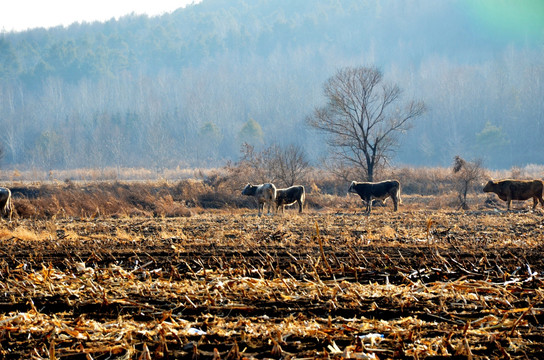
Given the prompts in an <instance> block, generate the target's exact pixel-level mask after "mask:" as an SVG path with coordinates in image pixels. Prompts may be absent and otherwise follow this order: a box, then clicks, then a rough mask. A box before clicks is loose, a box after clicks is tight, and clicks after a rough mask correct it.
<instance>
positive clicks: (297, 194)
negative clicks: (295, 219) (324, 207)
mask: <svg viewBox="0 0 544 360" xmlns="http://www.w3.org/2000/svg"><path fill="white" fill-rule="evenodd" d="M305 200H306V192H305V191H304V186H302V185H295V186H291V187H288V188H287V189H277V190H276V212H278V209H279V208H280V206H281V212H282V213H283V210H284V207H285V205H287V206H289V205H293V204H294V203H298V212H299V213H301V212H302V209H303V207H304V201H305Z"/></svg>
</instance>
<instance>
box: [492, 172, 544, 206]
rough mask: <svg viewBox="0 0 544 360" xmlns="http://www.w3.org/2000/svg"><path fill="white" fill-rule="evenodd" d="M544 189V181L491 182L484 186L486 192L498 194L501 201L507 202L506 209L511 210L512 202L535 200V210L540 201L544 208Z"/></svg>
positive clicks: (509, 180)
mask: <svg viewBox="0 0 544 360" xmlns="http://www.w3.org/2000/svg"><path fill="white" fill-rule="evenodd" d="M543 189H544V181H542V180H511V179H503V180H497V181H493V180H489V181H488V182H487V184H486V185H485V186H484V189H483V191H484V192H486V193H487V192H492V193H495V194H497V196H498V197H499V199H501V200H504V201H506V208H507V210H510V203H511V202H512V200H527V199H530V198H533V209H535V208H536V205H537V204H538V202H539V201H540V204H541V205H542V207H544V200H543V199H542V192H543Z"/></svg>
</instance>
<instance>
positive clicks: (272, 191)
mask: <svg viewBox="0 0 544 360" xmlns="http://www.w3.org/2000/svg"><path fill="white" fill-rule="evenodd" d="M242 195H248V196H255V197H256V198H257V203H258V206H259V216H261V209H262V210H263V212H264V204H265V203H266V204H268V214H269V215H270V209H272V207H273V206H274V205H275V202H276V187H275V186H274V184H270V183H266V184H262V185H251V184H247V185H246V187H245V188H244V190H242Z"/></svg>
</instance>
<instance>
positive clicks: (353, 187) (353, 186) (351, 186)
mask: <svg viewBox="0 0 544 360" xmlns="http://www.w3.org/2000/svg"><path fill="white" fill-rule="evenodd" d="M355 184H356V182H355V181H352V182H351V185H350V186H349V189H348V194H349V193H356V192H357V191H355Z"/></svg>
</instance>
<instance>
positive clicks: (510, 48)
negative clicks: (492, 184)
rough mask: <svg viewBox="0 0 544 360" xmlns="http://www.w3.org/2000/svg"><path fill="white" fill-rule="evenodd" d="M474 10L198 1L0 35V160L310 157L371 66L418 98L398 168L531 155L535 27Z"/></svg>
mask: <svg viewBox="0 0 544 360" xmlns="http://www.w3.org/2000/svg"><path fill="white" fill-rule="evenodd" d="M483 3H485V2H483ZM479 6H481V4H480V5H479ZM476 10H478V9H475V6H474V5H473V2H471V1H454V0H451V1H448V0H445V1H433V0H413V1H402V2H400V1H393V0H390V1H380V0H367V1H357V0H347V1H341V2H338V1H332V0H317V1H297V2H292V1H287V0H280V1H272V0H261V1H250V0H203V1H202V2H201V3H199V4H196V5H192V6H189V7H187V8H184V9H179V10H177V11H175V12H173V13H171V14H165V15H162V16H158V17H147V16H136V15H129V16H126V17H123V18H121V19H119V20H110V21H108V22H105V23H98V22H96V23H83V24H74V25H71V26H69V27H66V28H65V27H56V28H51V29H34V30H29V31H25V32H18V33H6V32H5V33H2V34H0V125H1V127H2V131H0V148H1V149H2V150H3V158H2V167H3V168H18V169H20V168H37V169H45V170H49V169H64V168H79V167H94V168H105V167H118V168H120V167H147V168H155V169H157V170H160V169H164V168H174V167H178V166H179V167H185V166H188V167H193V166H199V167H203V166H221V165H223V164H225V162H226V161H228V160H235V161H236V160H239V159H240V156H241V152H240V149H241V146H242V144H244V143H248V144H250V145H251V146H254V147H255V149H256V150H262V149H265V148H267V147H269V146H272V145H277V146H280V147H288V146H297V147H299V148H300V149H303V150H304V151H305V153H306V154H308V157H309V158H308V160H309V161H310V163H313V164H314V165H319V164H320V161H321V159H322V158H323V157H324V156H326V155H327V148H326V147H325V146H324V141H325V140H324V138H323V137H322V135H321V134H319V133H317V132H316V131H314V130H312V129H311V128H309V127H308V126H307V125H306V123H305V118H306V117H307V116H308V115H310V114H311V113H312V111H313V109H314V108H315V107H316V106H318V105H320V104H323V103H324V102H325V99H324V95H323V92H322V89H323V84H324V83H325V81H326V80H327V79H328V78H330V77H331V76H332V75H333V74H334V73H335V72H336V71H337V70H338V69H339V68H342V67H345V66H376V67H377V68H379V69H380V70H381V71H382V72H383V75H384V78H385V79H386V80H387V81H388V82H392V83H395V84H398V85H399V86H400V87H401V88H402V89H403V90H404V94H405V95H406V97H407V98H417V99H421V100H423V101H424V102H425V104H426V105H427V107H428V111H427V112H426V113H425V114H424V115H423V116H421V117H420V118H418V119H417V120H416V121H414V122H413V128H412V129H411V130H410V131H409V132H407V133H406V134H403V136H402V137H399V146H400V147H399V151H398V152H397V155H396V156H395V157H394V158H393V159H392V160H393V162H394V163H395V164H408V165H416V166H437V165H440V166H449V164H450V163H451V159H452V157H453V156H454V155H460V156H463V157H465V158H481V159H482V160H483V163H484V165H485V166H487V167H492V168H510V167H512V166H523V165H525V164H530V163H542V154H544V140H543V139H544V102H543V101H542V94H544V81H543V79H544V41H543V40H544V30H543V28H544V25H540V26H536V27H535V25H531V27H527V28H524V27H521V28H519V29H518V30H519V31H518V32H516V33H514V32H512V31H510V32H508V31H506V32H505V31H499V30H501V29H495V28H493V27H492V24H489V23H488V22H485V21H483V19H482V18H481V17H480V16H479V15H478V13H477V12H476ZM503 30H504V29H503Z"/></svg>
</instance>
